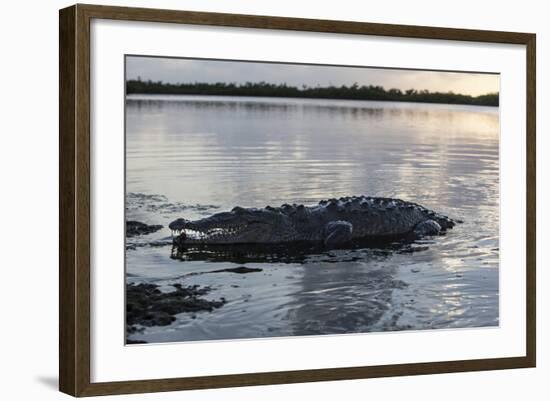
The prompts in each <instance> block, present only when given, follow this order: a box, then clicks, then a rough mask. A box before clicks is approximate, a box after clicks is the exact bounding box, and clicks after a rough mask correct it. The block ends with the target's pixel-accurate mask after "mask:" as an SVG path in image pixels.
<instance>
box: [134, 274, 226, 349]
mask: <svg viewBox="0 0 550 401" xmlns="http://www.w3.org/2000/svg"><path fill="white" fill-rule="evenodd" d="M173 287H174V289H175V290H174V291H171V292H162V291H161V290H160V289H159V287H158V286H157V285H155V284H147V283H141V284H133V283H130V284H126V334H127V335H130V334H133V333H136V332H139V331H140V330H141V329H140V327H151V326H168V325H169V324H171V323H172V322H173V321H174V320H176V317H175V315H177V314H178V313H183V312H201V311H206V312H211V311H213V310H214V309H216V308H219V307H221V306H223V305H224V304H225V302H226V300H225V299H224V298H221V299H220V300H219V301H211V300H207V299H204V298H203V295H206V294H208V293H209V292H210V287H199V286H198V285H193V286H189V287H184V286H182V285H181V284H174V285H173ZM128 343H131V342H128Z"/></svg>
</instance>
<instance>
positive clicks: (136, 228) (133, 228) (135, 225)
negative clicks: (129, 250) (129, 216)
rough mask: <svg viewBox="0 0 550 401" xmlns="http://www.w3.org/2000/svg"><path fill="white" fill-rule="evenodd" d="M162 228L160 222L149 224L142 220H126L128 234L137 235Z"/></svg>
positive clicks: (130, 235)
mask: <svg viewBox="0 0 550 401" xmlns="http://www.w3.org/2000/svg"><path fill="white" fill-rule="evenodd" d="M161 228H162V226H161V225H159V224H152V225H148V224H145V223H142V222H140V221H133V220H128V221H127V222H126V236H127V237H135V236H137V235H144V234H151V233H154V232H156V231H158V230H160V229H161Z"/></svg>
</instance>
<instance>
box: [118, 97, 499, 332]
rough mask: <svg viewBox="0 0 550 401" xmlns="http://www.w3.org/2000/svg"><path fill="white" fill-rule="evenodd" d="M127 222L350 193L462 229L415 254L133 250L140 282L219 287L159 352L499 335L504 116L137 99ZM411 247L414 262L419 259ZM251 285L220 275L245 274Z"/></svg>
mask: <svg viewBox="0 0 550 401" xmlns="http://www.w3.org/2000/svg"><path fill="white" fill-rule="evenodd" d="M126 129H127V138H126V146H127V147H126V151H127V153H126V158H127V175H126V177H127V178H126V182H127V194H128V196H127V205H126V209H127V218H128V219H137V220H140V221H144V222H146V223H149V224H163V225H165V227H166V226H167V224H168V223H169V222H170V221H172V220H173V219H175V218H178V217H185V218H187V219H195V218H198V217H201V216H206V215H210V214H212V213H215V212H217V211H221V210H227V209H231V208H233V207H234V206H236V205H240V206H253V207H263V206H266V205H272V206H279V205H280V204H282V203H304V204H313V203H316V202H318V201H319V200H321V199H327V198H332V197H340V196H349V195H360V194H365V195H371V196H384V197H397V198H401V199H404V200H411V201H414V202H418V203H420V204H422V205H424V206H426V207H428V208H430V209H433V210H435V211H437V212H441V213H443V214H446V215H448V216H450V217H452V218H455V219H461V220H463V221H464V224H461V225H458V226H457V227H455V229H453V230H451V231H450V232H449V233H448V234H447V235H446V236H442V237H437V238H435V239H431V240H424V241H420V242H419V243H417V244H413V248H412V249H406V250H399V249H398V250H388V249H354V250H337V251H330V252H324V253H321V254H312V255H300V257H292V255H290V257H289V256H288V255H270V256H269V257H267V256H262V255H237V256H235V255H223V254H221V255H201V254H196V255H188V257H185V258H184V260H175V259H171V258H170V251H171V247H170V246H169V245H168V244H169V242H170V241H169V235H170V232H169V230H168V228H165V229H163V230H161V231H160V232H157V233H155V234H152V235H149V236H144V237H141V238H137V239H130V241H129V245H135V249H129V250H127V273H128V280H129V281H137V282H139V281H147V282H154V283H157V284H160V285H165V284H166V285H168V284H172V283H182V284H184V285H191V284H199V285H208V286H211V287H212V288H213V290H212V292H211V293H210V294H209V295H208V296H207V297H208V298H212V299H219V298H220V297H225V298H226V299H227V300H228V302H227V304H225V305H224V306H223V307H221V308H220V309H217V310H215V311H213V312H201V313H196V314H193V315H191V314H180V315H178V319H177V320H176V322H174V323H173V324H172V325H171V326H165V327H152V328H148V329H146V330H145V331H144V332H143V333H141V334H136V335H133V336H132V337H131V338H132V339H136V340H145V341H148V342H166V341H190V340H213V339H229V338H252V337H275V336H292V335H316V334H340V333H356V332H373V331H384V330H405V329H407V330H411V329H412V330H419V329H439V328H464V327H480V326H495V325H498V316H499V303H498V295H499V293H498V277H499V276H498V261H499V248H498V247H499V243H498V227H499V155H498V149H499V147H498V145H499V120H498V108H491V107H473V106H452V105H429V104H412V103H393V102H368V101H340V100H305V99H280V98H279V99H271V98H244V97H212V96H204V97H200V96H142V95H140V96H129V97H128V99H127V116H126ZM412 251H414V252H412ZM243 265H244V266H248V267H256V268H260V269H262V271H261V272H255V273H249V274H235V273H228V272H226V273H207V272H212V271H213V270H220V269H224V268H231V267H238V266H243Z"/></svg>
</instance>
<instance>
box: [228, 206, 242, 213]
mask: <svg viewBox="0 0 550 401" xmlns="http://www.w3.org/2000/svg"><path fill="white" fill-rule="evenodd" d="M231 211H232V212H233V213H236V214H242V213H244V208H242V207H240V206H235V207H234V208H233V209H231Z"/></svg>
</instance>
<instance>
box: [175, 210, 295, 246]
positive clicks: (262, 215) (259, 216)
mask: <svg viewBox="0 0 550 401" xmlns="http://www.w3.org/2000/svg"><path fill="white" fill-rule="evenodd" d="M169 228H170V229H171V230H172V232H173V233H174V234H176V235H178V237H177V240H178V242H179V243H180V244H185V243H190V244H197V243H199V244H200V243H204V244H238V243H242V244H245V243H254V242H266V243H269V242H272V241H273V239H274V238H277V240H278V241H280V238H281V236H285V234H286V235H287V236H288V237H289V239H291V238H292V235H293V232H294V230H293V227H292V225H291V224H290V222H289V220H288V217H287V216H286V215H285V214H283V213H280V212H279V211H277V209H274V208H265V209H248V208H246V209H245V208H242V207H235V208H233V210H231V211H230V212H221V213H216V214H214V215H212V216H210V217H206V218H203V219H199V220H194V221H190V220H186V219H181V218H180V219H177V220H175V221H173V222H172V223H170V225H169Z"/></svg>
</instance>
